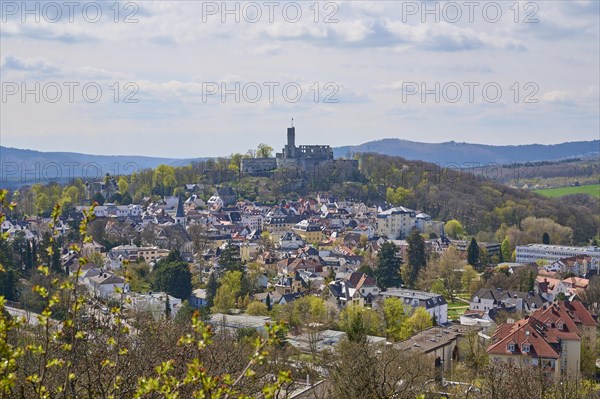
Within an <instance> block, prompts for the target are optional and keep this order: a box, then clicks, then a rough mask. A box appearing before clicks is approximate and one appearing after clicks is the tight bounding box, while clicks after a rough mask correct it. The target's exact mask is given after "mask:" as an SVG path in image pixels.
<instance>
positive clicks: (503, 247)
mask: <svg viewBox="0 0 600 399" xmlns="http://www.w3.org/2000/svg"><path fill="white" fill-rule="evenodd" d="M500 251H502V261H503V262H510V259H511V257H512V252H511V249H510V240H509V239H508V237H506V238H504V240H502V244H500Z"/></svg>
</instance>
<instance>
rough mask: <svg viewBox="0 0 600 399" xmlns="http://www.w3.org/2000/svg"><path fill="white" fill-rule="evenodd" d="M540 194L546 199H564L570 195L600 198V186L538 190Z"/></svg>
mask: <svg viewBox="0 0 600 399" xmlns="http://www.w3.org/2000/svg"><path fill="white" fill-rule="evenodd" d="M535 192H536V193H538V194H541V195H543V196H545V197H552V198H554V197H562V196H564V195H569V194H582V193H583V194H589V195H591V196H592V197H596V198H600V184H590V185H587V186H576V187H559V188H547V189H544V190H536V191H535Z"/></svg>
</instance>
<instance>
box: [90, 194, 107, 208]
mask: <svg viewBox="0 0 600 399" xmlns="http://www.w3.org/2000/svg"><path fill="white" fill-rule="evenodd" d="M104 201H105V199H104V196H103V195H102V194H101V193H100V192H97V193H96V194H94V195H93V196H92V202H97V203H98V205H104Z"/></svg>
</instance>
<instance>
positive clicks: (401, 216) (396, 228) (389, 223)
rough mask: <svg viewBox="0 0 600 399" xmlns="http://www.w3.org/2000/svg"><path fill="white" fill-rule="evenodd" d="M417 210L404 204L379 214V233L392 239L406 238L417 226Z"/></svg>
mask: <svg viewBox="0 0 600 399" xmlns="http://www.w3.org/2000/svg"><path fill="white" fill-rule="evenodd" d="M416 215H417V214H416V212H415V211H413V210H412V209H408V208H405V207H403V206H401V207H397V208H390V209H388V210H386V211H383V212H379V213H378V214H377V233H378V234H379V235H380V236H386V237H388V238H390V239H392V240H394V239H397V238H406V237H408V235H409V234H410V231H411V230H412V229H413V228H415V227H416V222H417V218H416Z"/></svg>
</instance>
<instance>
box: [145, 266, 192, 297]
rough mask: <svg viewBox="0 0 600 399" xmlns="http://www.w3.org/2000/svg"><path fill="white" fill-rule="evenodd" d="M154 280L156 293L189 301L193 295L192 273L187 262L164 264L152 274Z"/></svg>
mask: <svg viewBox="0 0 600 399" xmlns="http://www.w3.org/2000/svg"><path fill="white" fill-rule="evenodd" d="M159 263H160V262H159ZM152 279H153V284H152V285H153V287H154V290H156V291H164V292H166V293H167V294H169V295H172V296H174V297H175V298H179V299H188V298H189V297H190V295H191V294H192V273H191V272H190V267H189V265H188V264H187V262H171V263H162V264H161V265H160V267H159V268H158V269H155V270H154V271H153V272H152Z"/></svg>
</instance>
